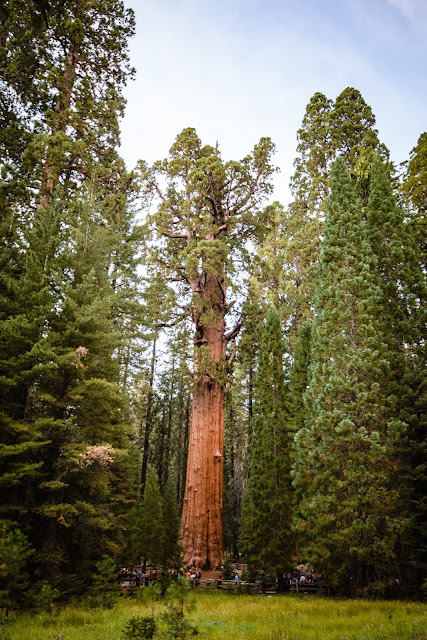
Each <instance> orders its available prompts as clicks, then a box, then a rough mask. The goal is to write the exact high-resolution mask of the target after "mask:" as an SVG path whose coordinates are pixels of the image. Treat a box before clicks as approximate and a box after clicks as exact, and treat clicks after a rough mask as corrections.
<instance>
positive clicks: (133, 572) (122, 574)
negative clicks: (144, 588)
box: [119, 567, 154, 587]
mask: <svg viewBox="0 0 427 640" xmlns="http://www.w3.org/2000/svg"><path fill="white" fill-rule="evenodd" d="M153 578H154V573H153V572H152V571H150V572H149V573H147V574H146V573H144V571H142V569H135V568H133V567H132V568H130V569H128V568H126V567H123V569H120V571H119V580H120V582H124V581H125V580H128V581H129V584H132V583H134V584H135V585H136V586H137V587H140V586H141V585H142V584H148V583H149V582H151V581H152V580H153Z"/></svg>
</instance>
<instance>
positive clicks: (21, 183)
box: [0, 0, 141, 590]
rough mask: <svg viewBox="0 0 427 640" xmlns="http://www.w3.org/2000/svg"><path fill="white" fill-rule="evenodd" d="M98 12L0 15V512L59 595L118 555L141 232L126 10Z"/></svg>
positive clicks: (66, 7) (113, 5)
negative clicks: (124, 126) (124, 153)
mask: <svg viewBox="0 0 427 640" xmlns="http://www.w3.org/2000/svg"><path fill="white" fill-rule="evenodd" d="M101 4H102V3H98V2H96V1H90V0H88V1H87V2H86V1H85V2H81V3H77V4H76V3H72V2H65V3H64V2H56V1H54V2H51V3H46V4H45V5H44V6H43V8H42V7H41V5H37V3H30V4H28V3H25V2H21V1H19V0H16V1H14V0H12V1H10V2H8V3H5V4H4V6H2V9H1V11H2V21H1V38H0V69H1V83H2V89H4V95H5V98H4V100H2V102H1V105H0V118H4V119H5V120H6V121H7V122H9V123H10V127H11V128H9V129H8V128H6V130H4V131H3V132H2V135H1V139H0V145H1V150H2V163H3V167H2V179H1V181H0V190H1V192H2V194H3V196H4V197H3V198H2V204H1V205H0V206H1V216H0V217H1V220H0V234H1V237H0V243H1V260H2V269H1V276H0V277H1V296H0V335H1V344H0V351H1V357H0V385H1V394H0V395H1V399H0V419H1V422H2V447H1V449H0V472H1V491H2V495H4V496H5V498H4V500H3V501H2V505H1V510H2V517H4V518H7V519H8V520H9V521H11V522H17V523H18V524H19V526H20V527H21V530H22V531H25V533H26V535H27V536H28V539H29V541H30V543H31V545H32V546H34V548H36V549H37V553H35V554H34V556H33V557H32V559H31V562H32V566H31V573H32V575H33V576H34V575H36V576H40V577H41V578H44V579H50V580H53V579H60V578H61V575H63V574H64V573H67V579H66V580H64V581H63V583H62V587H61V588H64V589H66V590H68V589H69V588H70V585H73V584H74V585H75V587H76V589H78V590H79V589H81V588H82V584H83V581H84V580H87V581H88V580H89V578H88V576H90V575H91V572H92V571H93V569H94V565H95V563H96V562H97V561H98V560H99V559H100V558H101V556H102V554H103V553H105V552H107V553H108V554H111V555H114V554H117V553H118V551H119V550H120V548H121V547H122V546H123V545H124V538H123V530H124V524H123V522H122V516H123V512H124V510H125V507H126V501H127V500H129V499H130V494H131V489H132V486H131V485H132V463H131V460H130V456H129V452H130V450H131V446H130V435H131V433H130V425H129V419H128V414H127V410H126V406H127V398H126V397H125V394H124V393H121V388H120V386H121V384H120V383H121V365H122V362H123V361H124V356H123V354H124V353H126V350H127V349H130V348H131V345H132V340H133V339H134V335H135V333H137V330H136V331H135V332H132V331H129V328H128V325H129V323H130V321H131V320H132V321H135V322H136V323H137V322H138V320H137V318H138V311H139V310H138V304H135V302H134V301H133V299H134V298H135V297H136V296H135V291H136V287H137V278H136V277H135V276H134V271H135V264H136V262H135V260H136V253H137V251H138V250H139V246H140V242H141V233H140V229H139V228H138V227H137V225H136V224H135V221H134V212H133V211H132V208H131V205H130V200H131V199H132V196H133V195H134V190H133V186H132V176H131V175H130V174H129V173H127V172H126V171H125V168H124V164H123V162H122V161H121V160H120V159H119V158H118V156H117V153H116V149H115V146H116V145H117V143H118V117H119V116H120V115H121V113H122V110H123V105H124V100H123V97H122V94H121V92H122V89H123V85H124V83H125V82H126V78H127V77H128V76H129V75H130V74H131V69H130V68H129V64H128V59H127V51H126V47H127V44H126V43H127V38H128V37H129V36H130V35H131V34H132V32H133V14H132V12H131V11H130V12H129V11H126V10H125V9H124V7H123V5H122V4H121V2H119V1H117V2H116V1H115V0H112V1H111V2H108V3H107V4H105V3H104V4H102V6H101ZM95 85H96V90H95V89H94V86H95ZM12 98H13V99H12ZM70 105H72V108H71V106H70ZM76 576H77V577H76Z"/></svg>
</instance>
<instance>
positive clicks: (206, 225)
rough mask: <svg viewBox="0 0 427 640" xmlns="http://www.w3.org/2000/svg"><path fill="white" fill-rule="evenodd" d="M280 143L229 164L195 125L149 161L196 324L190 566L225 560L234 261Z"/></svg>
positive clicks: (172, 257)
mask: <svg viewBox="0 0 427 640" xmlns="http://www.w3.org/2000/svg"><path fill="white" fill-rule="evenodd" d="M273 150H274V147H273V144H272V143H271V141H270V140H269V139H268V138H263V139H261V140H260V142H259V144H258V145H256V146H255V147H254V150H253V152H252V153H251V154H250V155H248V156H246V157H245V158H244V159H243V160H242V161H240V162H234V161H231V162H223V160H222V159H221V156H220V153H219V151H218V148H213V147H210V146H202V144H201V142H200V140H199V138H198V137H197V135H196V132H195V131H194V129H185V130H184V131H183V132H182V133H181V134H180V135H178V136H177V138H176V141H175V143H174V145H173V146H172V148H171V150H170V156H169V158H168V159H167V160H164V161H163V162H158V163H156V164H155V165H154V166H153V167H152V168H151V169H148V168H147V167H145V166H143V167H142V168H143V178H144V183H145V185H146V189H147V191H148V192H150V193H153V194H154V195H156V196H157V197H158V199H159V202H160V206H159V208H158V210H157V212H156V213H155V214H153V215H152V216H151V223H152V225H153V226H154V227H155V229H156V231H157V234H158V236H159V238H161V239H162V241H161V242H160V244H159V245H158V248H157V249H156V259H157V260H158V262H159V263H160V264H162V265H163V267H164V269H165V275H166V277H169V278H171V279H173V280H175V281H176V283H177V293H178V294H180V295H181V297H182V300H183V302H184V304H183V307H184V309H183V315H190V316H191V318H192V320H193V322H194V328H195V331H194V373H193V377H194V388H193V400H192V410H191V425H190V438H189V455H188V466H187V479H186V488H185V495H184V504H183V513H182V522H181V533H182V539H183V547H184V560H185V562H186V564H192V565H194V566H196V567H202V566H211V567H215V566H216V565H217V564H218V563H219V562H220V561H221V558H222V554H223V541H222V489H223V431H224V395H225V382H226V371H227V366H228V364H229V362H230V359H232V358H233V354H231V355H229V354H227V345H228V343H229V342H230V341H231V340H232V339H233V338H234V337H235V336H236V334H237V332H238V330H239V326H240V323H239V322H237V323H236V325H235V326H234V327H233V328H231V329H230V330H229V331H227V329H226V316H227V314H228V313H229V311H230V302H229V298H228V295H227V291H228V290H229V289H230V285H231V275H232V273H233V260H234V259H235V258H237V257H238V255H237V254H239V253H240V254H242V253H244V249H245V243H246V241H247V240H248V239H249V238H251V237H252V236H254V234H256V232H257V229H258V226H259V225H260V224H262V221H260V220H259V219H258V217H257V211H256V207H257V204H258V203H259V202H260V200H261V199H262V198H263V196H265V195H267V194H268V193H270V191H271V186H270V182H269V179H270V177H271V175H272V173H273V171H274V168H273V167H272V165H271V155H272V152H273Z"/></svg>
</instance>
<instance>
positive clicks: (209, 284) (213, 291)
mask: <svg viewBox="0 0 427 640" xmlns="http://www.w3.org/2000/svg"><path fill="white" fill-rule="evenodd" d="M199 284H200V283H199ZM199 290H200V289H199ZM203 299H204V300H208V301H209V303H210V306H212V307H216V314H217V318H218V319H217V322H216V323H215V324H214V325H213V326H211V325H210V326H206V325H204V324H203V319H202V318H203V316H200V315H197V314H195V317H194V319H195V323H196V332H195V337H194V347H195V359H194V363H195V364H194V375H195V383H194V391H193V400H192V408H191V422H190V436H189V448H188V464H187V476H186V483H185V493H184V502H183V512H182V519H181V536H182V544H183V548H184V563H185V565H186V566H194V567H195V568H215V567H217V566H218V565H219V564H220V563H221V561H222V558H223V537H222V493H223V446H224V400H225V377H224V367H225V351H226V339H225V320H224V316H225V312H226V311H225V301H224V295H223V288H222V285H221V283H220V282H219V281H218V279H216V278H214V277H213V276H209V275H207V276H205V285H204V287H203V293H202V300H203ZM207 363H208V364H207ZM221 374H222V375H221Z"/></svg>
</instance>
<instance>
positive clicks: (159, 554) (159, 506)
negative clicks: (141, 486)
mask: <svg viewBox="0 0 427 640" xmlns="http://www.w3.org/2000/svg"><path fill="white" fill-rule="evenodd" d="M164 540H165V529H164V516H163V500H162V495H161V493H160V488H159V481H158V478H157V473H156V471H155V469H154V467H149V469H148V474H147V482H146V484H145V491H144V498H143V500H142V503H141V506H140V509H139V513H138V516H137V526H136V540H135V550H136V555H137V557H138V559H139V557H141V558H143V560H144V562H143V564H144V571H145V565H146V563H149V564H150V565H153V566H155V567H160V566H161V564H162V561H163V559H164Z"/></svg>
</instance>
